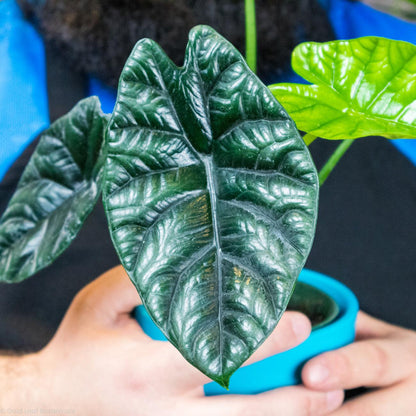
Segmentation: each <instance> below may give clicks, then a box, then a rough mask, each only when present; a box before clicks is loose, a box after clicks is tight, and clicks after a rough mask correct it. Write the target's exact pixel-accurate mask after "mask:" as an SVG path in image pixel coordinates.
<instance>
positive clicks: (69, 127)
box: [0, 97, 106, 282]
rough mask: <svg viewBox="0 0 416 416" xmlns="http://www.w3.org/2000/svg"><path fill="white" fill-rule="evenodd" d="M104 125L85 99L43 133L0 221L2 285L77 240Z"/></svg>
mask: <svg viewBox="0 0 416 416" xmlns="http://www.w3.org/2000/svg"><path fill="white" fill-rule="evenodd" d="M105 125H106V120H105V117H104V115H103V114H102V112H101V109H100V102H99V100H98V98H97V97H90V98H87V99H85V100H83V101H80V102H79V103H78V104H77V105H76V106H75V107H74V108H73V109H72V110H71V112H70V113H68V114H67V115H66V116H64V117H62V118H60V119H59V120H57V121H56V122H55V123H53V124H52V125H51V126H50V127H49V128H48V129H47V130H45V132H44V133H43V134H42V137H41V139H40V141H39V144H38V145H37V147H36V149H35V152H34V153H33V155H32V157H31V159H30V161H29V163H28V165H27V166H26V169H25V171H24V172H23V175H22V177H21V179H20V181H19V184H18V187H17V189H16V192H15V194H14V195H13V197H12V199H11V200H10V202H9V205H8V207H7V209H6V211H5V213H4V215H3V217H2V218H1V221H0V280H1V281H5V282H19V281H21V280H24V279H26V278H27V277H29V276H31V275H33V274H34V273H36V272H37V271H38V270H40V269H42V268H44V267H46V266H47V265H49V264H50V263H51V262H52V261H53V260H54V259H55V258H56V257H58V256H59V255H60V254H61V253H62V252H63V251H64V250H65V249H66V248H67V247H68V246H69V244H70V243H71V241H72V240H73V239H74V238H75V236H76V235H77V233H78V231H79V229H80V228H81V226H82V224H83V222H84V220H85V219H86V217H87V216H88V214H89V213H90V212H91V210H92V208H93V207H94V205H95V203H96V201H97V198H98V196H99V194H100V191H101V176H102V165H103V159H102V157H100V156H102V155H101V151H102V144H103V136H104V135H103V133H104V128H105Z"/></svg>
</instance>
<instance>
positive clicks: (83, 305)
mask: <svg viewBox="0 0 416 416" xmlns="http://www.w3.org/2000/svg"><path fill="white" fill-rule="evenodd" d="M74 303H76V304H77V305H76V306H77V307H79V308H80V309H83V310H84V311H87V313H89V314H90V315H91V318H96V319H98V320H100V321H103V320H105V321H107V322H108V321H110V322H117V321H118V320H119V319H120V315H129V314H130V313H131V311H132V310H133V309H134V308H135V307H136V306H137V305H139V304H141V301H140V297H139V294H138V293H137V290H136V288H135V287H134V285H133V283H132V282H131V281H130V279H129V277H128V276H127V273H126V272H125V270H124V268H123V267H122V266H117V267H114V268H112V269H110V270H108V271H107V272H105V273H104V274H102V275H101V276H100V277H98V278H97V279H95V280H94V281H93V282H91V283H90V284H88V285H87V286H86V287H85V288H84V289H82V290H81V291H80V292H79V293H78V295H77V296H76V298H75V300H74Z"/></svg>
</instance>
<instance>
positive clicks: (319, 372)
mask: <svg viewBox="0 0 416 416" xmlns="http://www.w3.org/2000/svg"><path fill="white" fill-rule="evenodd" d="M328 377H329V370H328V368H327V367H325V366H324V365H321V364H316V365H314V366H312V368H310V369H309V372H308V379H309V382H310V383H312V384H321V383H323V382H324V381H325V380H327V379H328Z"/></svg>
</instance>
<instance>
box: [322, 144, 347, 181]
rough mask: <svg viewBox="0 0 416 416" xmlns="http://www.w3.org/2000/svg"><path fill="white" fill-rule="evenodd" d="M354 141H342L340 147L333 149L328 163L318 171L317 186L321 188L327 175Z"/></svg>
mask: <svg viewBox="0 0 416 416" xmlns="http://www.w3.org/2000/svg"><path fill="white" fill-rule="evenodd" d="M353 142H354V139H350V140H343V141H342V142H341V144H340V145H338V147H337V148H336V149H335V151H334V153H332V155H331V157H330V158H329V159H328V161H327V162H326V163H325V165H324V166H323V168H322V169H321V170H320V172H319V174H318V177H319V185H321V186H322V184H323V183H324V182H325V181H326V179H327V178H328V176H329V174H330V173H331V172H332V170H333V169H334V167H335V166H336V165H337V163H338V162H339V160H340V159H341V157H342V156H343V155H344V153H345V152H346V151H347V150H348V149H349V147H350V146H351V145H352V144H353Z"/></svg>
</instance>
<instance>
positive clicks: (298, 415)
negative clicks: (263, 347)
mask: <svg viewBox="0 0 416 416" xmlns="http://www.w3.org/2000/svg"><path fill="white" fill-rule="evenodd" d="M343 398H344V393H343V392H342V391H333V392H317V391H312V390H308V389H306V388H305V387H302V386H294V387H284V388H280V389H276V390H271V391H269V392H266V393H261V394H256V395H225V396H212V397H206V398H197V399H194V401H193V402H192V403H191V406H192V407H193V408H194V412H193V413H190V414H197V415H198V416H205V415H206V416H209V415H213V414H215V415H216V416H228V415H235V416H260V415H262V416H264V415H268V416H275V415H276V416H280V415H285V416H314V415H326V414H328V413H330V412H332V411H334V410H335V409H337V408H338V407H339V406H341V404H342V402H343Z"/></svg>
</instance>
